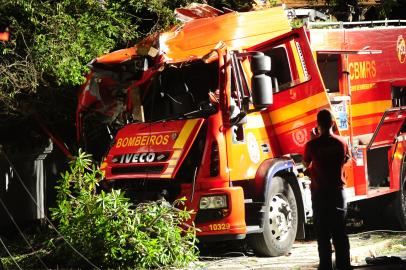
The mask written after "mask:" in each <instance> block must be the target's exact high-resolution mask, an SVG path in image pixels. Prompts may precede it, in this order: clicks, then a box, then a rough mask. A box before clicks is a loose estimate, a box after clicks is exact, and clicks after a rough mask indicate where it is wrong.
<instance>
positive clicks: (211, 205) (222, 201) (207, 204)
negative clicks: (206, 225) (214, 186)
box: [199, 195, 227, 209]
mask: <svg viewBox="0 0 406 270" xmlns="http://www.w3.org/2000/svg"><path fill="white" fill-rule="evenodd" d="M221 208H227V196H226V195H212V196H204V197H201V198H200V203H199V209H221Z"/></svg>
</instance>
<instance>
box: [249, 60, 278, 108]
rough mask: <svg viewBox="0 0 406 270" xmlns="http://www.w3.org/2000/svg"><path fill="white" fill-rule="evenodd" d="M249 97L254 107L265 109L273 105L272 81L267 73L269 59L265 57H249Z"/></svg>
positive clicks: (269, 68) (269, 66)
mask: <svg viewBox="0 0 406 270" xmlns="http://www.w3.org/2000/svg"><path fill="white" fill-rule="evenodd" d="M251 71H252V74H253V75H252V78H251V95H252V102H253V104H254V107H255V108H257V109H262V108H265V107H267V106H269V105H271V104H272V103H273V93H272V79H271V77H269V76H268V75H266V73H267V72H269V71H271V58H270V57H269V56H266V55H263V54H262V55H253V56H252V57H251Z"/></svg>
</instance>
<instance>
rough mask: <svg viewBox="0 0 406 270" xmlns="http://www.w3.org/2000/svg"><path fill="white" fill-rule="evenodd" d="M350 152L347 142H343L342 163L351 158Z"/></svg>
mask: <svg viewBox="0 0 406 270" xmlns="http://www.w3.org/2000/svg"><path fill="white" fill-rule="evenodd" d="M350 153H351V152H350V151H349V149H348V144H345V155H344V164H345V163H347V162H348V160H350V159H351V154H350Z"/></svg>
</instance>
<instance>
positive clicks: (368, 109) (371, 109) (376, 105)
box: [351, 100, 392, 117]
mask: <svg viewBox="0 0 406 270" xmlns="http://www.w3.org/2000/svg"><path fill="white" fill-rule="evenodd" d="M391 106H392V101H387V100H380V101H372V102H366V103H361V104H353V105H352V106H351V111H352V116H353V117H357V116H362V115H367V114H371V113H379V112H384V111H385V110H387V109H388V108H390V107H391Z"/></svg>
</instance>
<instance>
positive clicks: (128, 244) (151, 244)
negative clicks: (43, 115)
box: [51, 152, 197, 269]
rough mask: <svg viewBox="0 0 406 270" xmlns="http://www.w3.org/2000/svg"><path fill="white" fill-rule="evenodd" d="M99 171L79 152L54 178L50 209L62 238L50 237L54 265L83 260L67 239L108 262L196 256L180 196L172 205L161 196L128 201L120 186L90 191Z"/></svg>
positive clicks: (139, 264)
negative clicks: (53, 204)
mask: <svg viewBox="0 0 406 270" xmlns="http://www.w3.org/2000/svg"><path fill="white" fill-rule="evenodd" d="M100 176H101V172H100V171H99V170H98V169H96V168H95V167H94V166H92V165H91V161H90V158H89V155H87V154H85V153H83V152H80V153H79V155H78V157H77V158H76V159H75V160H73V161H72V162H71V166H70V170H69V171H68V172H66V173H65V174H64V175H63V177H62V178H61V179H60V180H59V183H58V187H57V189H58V194H57V205H58V207H57V208H54V209H52V210H51V212H52V217H53V218H54V220H55V221H56V222H57V223H58V229H59V231H60V232H61V234H62V235H63V236H64V238H65V240H66V241H64V240H63V239H61V237H56V238H55V239H54V241H53V243H52V245H54V248H56V251H55V258H54V260H55V259H56V261H58V262H59V265H63V266H64V267H66V266H69V267H75V266H76V267H78V266H85V265H88V264H87V262H86V261H85V260H84V259H83V258H82V257H81V256H78V254H77V253H76V252H75V251H74V250H73V249H72V248H71V245H72V246H73V247H75V248H76V249H77V250H78V251H79V252H80V253H81V254H83V255H84V256H85V257H86V258H87V259H89V260H90V261H91V262H93V263H94V264H96V265H97V266H100V267H108V268H118V267H120V268H132V269H134V268H136V269H139V268H155V267H160V266H168V265H175V266H184V265H187V264H188V263H189V262H191V261H194V260H196V259H197V249H196V247H195V239H196V238H195V230H194V228H193V227H191V226H188V225H186V224H185V221H186V220H187V219H189V217H190V212H188V211H186V210H182V209H179V208H180V207H179V205H181V204H182V201H177V202H176V203H177V204H179V205H177V206H178V208H176V207H174V206H173V205H170V204H169V203H168V202H165V201H158V202H150V203H144V204H139V205H137V206H134V205H133V204H132V203H131V202H130V201H129V199H128V198H126V197H125V196H124V193H123V192H121V191H120V190H112V191H111V192H108V193H105V192H104V191H101V192H100V193H98V192H96V189H97V185H98V181H99V179H100ZM185 228H187V229H185ZM62 261H63V263H61V262H62Z"/></svg>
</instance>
